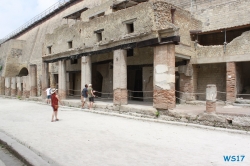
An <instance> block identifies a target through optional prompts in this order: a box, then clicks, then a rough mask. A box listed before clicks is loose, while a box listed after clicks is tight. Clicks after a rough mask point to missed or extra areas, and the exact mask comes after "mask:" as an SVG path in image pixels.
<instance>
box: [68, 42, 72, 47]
mask: <svg viewBox="0 0 250 166" xmlns="http://www.w3.org/2000/svg"><path fill="white" fill-rule="evenodd" d="M68 48H69V49H70V48H73V42H72V41H69V42H68Z"/></svg>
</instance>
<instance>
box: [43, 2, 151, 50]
mask: <svg viewBox="0 0 250 166" xmlns="http://www.w3.org/2000/svg"><path fill="white" fill-rule="evenodd" d="M131 13H133V14H131ZM83 14H84V13H83ZM152 15H153V10H152V8H151V5H150V3H141V4H138V5H136V6H133V7H130V8H127V9H124V10H119V11H116V12H114V13H112V14H109V15H105V16H101V17H98V18H95V19H92V20H90V21H88V22H76V23H75V24H74V25H72V26H70V25H66V24H65V25H62V26H60V27H58V28H56V29H55V30H54V31H53V34H47V35H46V41H45V44H44V49H45V50H46V49H47V47H48V46H52V53H51V54H52V55H53V54H59V53H62V52H64V53H65V54H67V55H70V53H71V51H72V50H77V49H81V50H82V49H83V50H84V51H85V52H88V51H93V50H100V49H104V48H107V47H111V46H116V45H120V44H124V43H130V42H133V41H140V40H143V38H147V39H148V38H152V35H153V36H154V37H156V35H155V34H151V37H146V36H149V35H150V33H151V31H152V26H153V18H152ZM133 19H135V20H134V32H133V33H131V34H128V32H127V27H126V24H125V23H123V22H124V21H128V20H133ZM101 29H103V31H102V41H98V40H97V36H96V35H97V34H96V33H95V32H94V31H98V30H101ZM61 34H64V35H61ZM139 36H140V38H138V37H139ZM68 41H72V43H73V48H72V49H69V48H68ZM46 55H48V53H46Z"/></svg>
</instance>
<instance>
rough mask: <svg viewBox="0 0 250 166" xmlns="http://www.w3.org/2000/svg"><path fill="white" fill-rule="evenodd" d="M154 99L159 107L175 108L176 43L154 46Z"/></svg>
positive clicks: (155, 105) (156, 106) (155, 104)
mask: <svg viewBox="0 0 250 166" xmlns="http://www.w3.org/2000/svg"><path fill="white" fill-rule="evenodd" d="M153 88H154V101H153V103H154V104H153V105H154V107H155V108H157V109H164V110H165V109H172V108H175V45H174V44H167V45H161V46H156V47H154V87H153Z"/></svg>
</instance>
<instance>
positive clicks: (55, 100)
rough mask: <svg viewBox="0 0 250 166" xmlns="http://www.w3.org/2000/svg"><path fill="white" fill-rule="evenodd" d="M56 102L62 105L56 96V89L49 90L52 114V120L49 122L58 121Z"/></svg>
mask: <svg viewBox="0 0 250 166" xmlns="http://www.w3.org/2000/svg"><path fill="white" fill-rule="evenodd" d="M58 101H59V102H60V103H61V105H63V104H62V102H61V100H60V99H59V97H58V95H57V89H55V88H53V89H51V106H52V108H53V113H52V120H51V122H54V121H58V120H59V119H58V118H57V112H58V107H59V106H58ZM54 116H55V118H56V119H55V120H54Z"/></svg>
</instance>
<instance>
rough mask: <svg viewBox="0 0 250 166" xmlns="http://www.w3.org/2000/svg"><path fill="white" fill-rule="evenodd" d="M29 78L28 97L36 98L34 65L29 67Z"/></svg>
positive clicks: (35, 68) (35, 71)
mask: <svg viewBox="0 0 250 166" xmlns="http://www.w3.org/2000/svg"><path fill="white" fill-rule="evenodd" d="M29 76H30V77H29V78H30V96H33V97H34V96H37V67H36V65H30V66H29Z"/></svg>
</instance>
